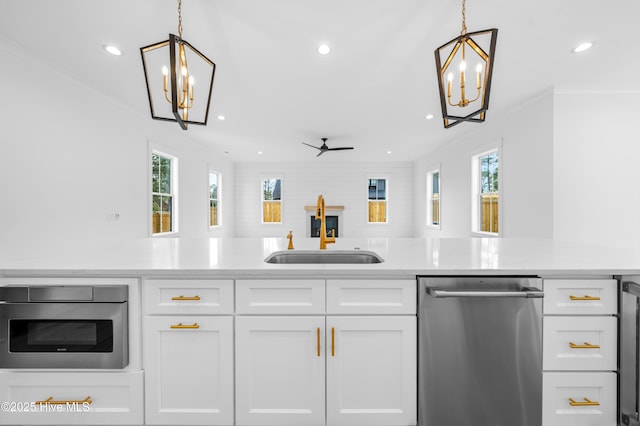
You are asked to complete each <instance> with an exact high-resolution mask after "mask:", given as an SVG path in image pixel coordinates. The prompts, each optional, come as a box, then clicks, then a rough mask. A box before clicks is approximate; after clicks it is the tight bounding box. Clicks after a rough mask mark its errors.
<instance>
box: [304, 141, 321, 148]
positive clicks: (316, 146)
mask: <svg viewBox="0 0 640 426" xmlns="http://www.w3.org/2000/svg"><path fill="white" fill-rule="evenodd" d="M302 144H303V145H306V146H310V147H311V148H315V149H319V150H322V149H321V148H320V147H317V146H313V145H309V144H308V143H304V142H302Z"/></svg>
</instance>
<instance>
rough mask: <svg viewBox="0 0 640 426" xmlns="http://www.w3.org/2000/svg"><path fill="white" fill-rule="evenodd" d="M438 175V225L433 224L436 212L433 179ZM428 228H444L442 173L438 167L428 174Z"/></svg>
mask: <svg viewBox="0 0 640 426" xmlns="http://www.w3.org/2000/svg"><path fill="white" fill-rule="evenodd" d="M435 175H438V214H437V217H438V223H433V218H434V210H433V201H434V198H433V194H434V192H433V177H434V176H435ZM426 192H427V206H426V207H427V217H426V219H427V228H430V229H441V228H440V227H441V226H442V171H441V167H440V166H439V165H438V167H437V168H435V169H432V170H430V171H428V172H427V191H426Z"/></svg>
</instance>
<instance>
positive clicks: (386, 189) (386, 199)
mask: <svg viewBox="0 0 640 426" xmlns="http://www.w3.org/2000/svg"><path fill="white" fill-rule="evenodd" d="M372 180H375V181H380V180H383V181H384V198H383V199H380V198H374V199H372V198H369V193H370V188H371V181H372ZM376 185H377V182H376ZM378 191H379V189H377V186H376V196H377V193H378ZM371 201H384V219H385V220H384V222H371V221H370V220H369V205H370V203H371ZM366 212H367V224H368V225H384V224H388V223H389V178H388V177H382V176H381V177H368V178H367V209H366Z"/></svg>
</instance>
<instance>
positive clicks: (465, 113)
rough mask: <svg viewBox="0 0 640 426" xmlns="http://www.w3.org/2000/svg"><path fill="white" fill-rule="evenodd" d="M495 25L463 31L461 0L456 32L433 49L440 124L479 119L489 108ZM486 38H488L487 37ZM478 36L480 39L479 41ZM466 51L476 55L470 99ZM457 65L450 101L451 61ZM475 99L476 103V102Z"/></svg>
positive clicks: (464, 27) (463, 21)
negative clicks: (473, 91)
mask: <svg viewBox="0 0 640 426" xmlns="http://www.w3.org/2000/svg"><path fill="white" fill-rule="evenodd" d="M497 36H498V30H497V29H496V28H492V29H488V30H483V31H476V32H471V33H467V24H466V4H465V0H462V30H461V31H460V35H459V36H458V37H456V38H454V39H452V40H450V41H449V42H447V43H445V44H443V45H442V46H440V47H439V48H437V49H436V50H435V52H434V54H435V60H436V71H437V74H438V90H439V93H440V106H441V109H442V118H443V121H444V127H445V128H449V127H452V126H455V125H456V124H459V123H462V122H465V121H470V122H475V123H481V122H483V121H484V120H485V116H486V112H487V110H488V109H489V95H490V93H491V78H492V76H493V62H494V56H495V50H496V39H497ZM487 39H488V41H487ZM479 40H482V42H480V41H479ZM468 54H471V55H472V56H473V57H475V58H477V60H478V62H479V63H478V66H477V68H476V89H477V94H475V95H474V96H473V99H469V98H467V93H468V90H467V88H466V76H465V73H466V63H467V62H466V61H467V56H468ZM454 62H455V63H457V64H458V65H459V69H460V71H459V80H458V82H459V98H458V100H457V101H452V99H451V98H452V96H453V95H452V92H453V90H452V88H453V72H451V68H452V67H453V64H454ZM476 102H477V103H476Z"/></svg>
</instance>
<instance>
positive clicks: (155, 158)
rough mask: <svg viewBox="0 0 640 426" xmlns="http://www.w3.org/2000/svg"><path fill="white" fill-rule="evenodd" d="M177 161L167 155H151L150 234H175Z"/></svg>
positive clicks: (157, 153) (155, 153)
mask: <svg viewBox="0 0 640 426" xmlns="http://www.w3.org/2000/svg"><path fill="white" fill-rule="evenodd" d="M177 168H178V159H177V158H176V157H172V156H170V155H167V154H163V153H160V152H156V151H153V152H152V153H151V197H152V202H151V233H152V234H153V235H157V234H166V233H170V232H176V231H177V229H176V224H177V219H176V216H177V215H176V212H177V203H176V191H175V190H176V188H177V183H176V176H177Z"/></svg>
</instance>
